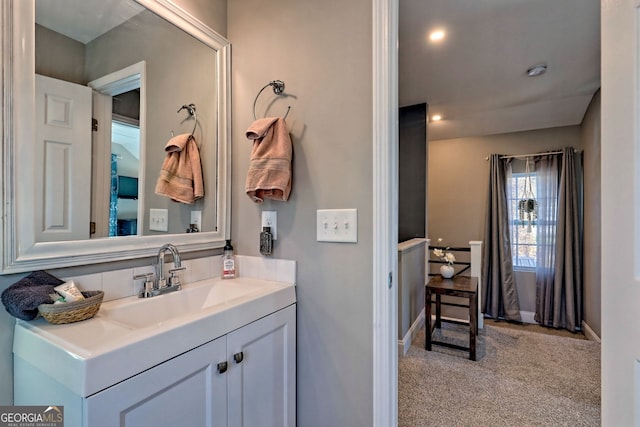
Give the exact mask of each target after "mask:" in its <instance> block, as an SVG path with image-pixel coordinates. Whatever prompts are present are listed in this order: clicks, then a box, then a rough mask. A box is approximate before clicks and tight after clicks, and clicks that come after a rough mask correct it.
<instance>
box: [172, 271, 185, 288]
mask: <svg viewBox="0 0 640 427" xmlns="http://www.w3.org/2000/svg"><path fill="white" fill-rule="evenodd" d="M186 269H187V267H175V268H171V269H169V273H170V274H171V276H169V286H180V278H179V277H178V276H177V275H176V273H177V272H178V271H181V270H186Z"/></svg>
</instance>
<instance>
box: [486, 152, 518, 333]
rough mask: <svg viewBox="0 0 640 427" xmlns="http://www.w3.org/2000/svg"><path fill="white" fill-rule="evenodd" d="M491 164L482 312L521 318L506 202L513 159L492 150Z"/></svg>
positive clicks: (489, 314) (496, 315)
mask: <svg viewBox="0 0 640 427" xmlns="http://www.w3.org/2000/svg"><path fill="white" fill-rule="evenodd" d="M489 167H490V175H489V196H488V200H487V215H486V223H485V230H484V233H485V234H484V245H483V261H482V263H483V264H482V283H483V289H482V296H481V298H482V303H481V304H482V312H483V313H485V314H486V315H487V316H491V317H493V318H496V319H497V318H504V319H506V320H511V321H517V322H521V321H522V319H521V317H520V306H519V305H518V292H517V290H516V286H515V282H514V280H513V259H512V258H511V238H510V233H509V209H508V204H507V181H506V179H507V176H508V175H510V161H509V159H501V158H500V155H498V154H492V155H491V159H490V166H489Z"/></svg>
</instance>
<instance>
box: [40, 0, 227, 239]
mask: <svg viewBox="0 0 640 427" xmlns="http://www.w3.org/2000/svg"><path fill="white" fill-rule="evenodd" d="M35 7H36V22H35V71H36V75H37V77H36V86H37V87H38V86H39V85H43V86H44V87H46V88H48V87H51V85H54V86H55V87H56V88H58V86H57V85H58V84H59V83H60V82H65V83H66V84H68V85H70V86H71V88H72V89H74V88H75V87H76V86H78V87H81V88H83V89H84V91H83V95H81V96H80V95H78V96H77V97H76V95H72V94H67V93H66V92H60V93H61V96H63V97H68V98H70V99H73V102H74V103H75V104H76V105H79V102H80V100H81V99H82V102H85V103H87V102H88V103H89V104H88V105H87V106H86V108H84V107H83V108H75V109H74V110H76V111H78V110H79V111H80V112H82V113H85V115H80V116H78V117H77V118H74V123H75V124H79V123H86V122H85V120H89V121H91V122H92V123H93V125H92V126H93V131H92V132H91V134H90V135H85V134H82V135H84V136H82V137H79V138H76V139H80V140H81V143H82V145H84V146H85V148H84V151H85V153H84V154H82V156H79V157H78V158H75V157H73V158H71V160H70V162H71V165H69V168H70V169H69V170H70V171H72V172H73V174H75V175H74V176H73V179H72V185H71V187H72V188H71V190H70V191H71V193H72V194H71V197H72V199H73V200H74V202H73V210H74V215H73V221H77V224H72V225H70V227H71V228H74V229H75V230H76V231H74V232H73V233H67V234H65V233H61V232H59V231H58V230H53V231H52V232H49V231H48V230H47V227H46V224H53V225H55V223H56V222H55V218H53V219H52V218H49V217H48V216H51V213H50V212H51V211H54V212H55V209H51V207H50V206H49V205H48V204H47V203H54V202H55V201H56V200H59V199H60V188H57V186H56V185H53V184H51V185H47V182H49V181H51V177H50V176H48V175H47V174H46V171H43V173H42V176H38V177H37V179H36V183H38V182H40V183H42V186H43V188H42V189H37V191H36V194H39V193H40V194H42V200H43V201H44V202H43V203H44V206H43V207H42V216H43V217H42V218H40V219H38V218H37V220H41V221H42V223H43V224H45V230H44V231H43V232H42V233H39V234H38V236H37V237H36V241H38V242H46V241H63V240H84V239H99V238H112V237H117V236H132V235H133V236H135V235H156V234H167V233H169V234H178V233H185V232H187V230H191V231H193V227H191V224H192V222H193V221H194V220H196V218H198V217H200V218H201V220H200V221H201V223H200V224H197V229H198V231H216V230H217V221H218V219H217V218H216V216H217V215H216V213H217V211H218V206H217V204H216V200H217V197H216V192H217V190H218V189H217V188H216V185H217V180H216V176H217V173H218V165H217V151H218V150H217V149H218V145H217V144H218V141H217V137H216V135H217V125H218V124H217V123H216V121H215V117H216V114H217V103H216V102H217V101H216V99H217V93H216V76H215V73H216V56H215V51H214V50H213V49H212V48H211V47H209V46H207V45H205V44H204V43H202V42H200V41H199V40H197V39H196V38H194V37H193V36H191V35H189V34H187V33H185V32H184V31H182V30H181V29H179V28H177V27H176V26H174V25H172V24H171V23H169V22H167V21H165V20H164V19H163V18H161V17H159V16H157V15H156V14H154V13H153V12H151V11H149V10H147V9H145V8H143V7H142V6H140V5H139V4H137V3H136V2H135V1H122V0H117V1H116V0H110V1H105V0H100V1H96V2H94V1H87V0H35ZM92 17H95V18H96V19H95V21H92V20H90V19H89V18H92ZM40 76H42V78H41V77H40ZM65 87H66V86H65ZM43 90H44V89H43ZM74 90H75V89H74ZM86 91H89V92H88V93H89V95H88V96H89V97H88V98H87V95H86ZM45 93H46V91H45ZM56 93H58V92H56ZM71 93H73V92H71ZM36 102H37V101H36ZM185 104H194V105H195V106H196V108H197V118H198V120H197V122H195V123H194V121H195V120H196V119H195V117H194V116H192V115H190V114H186V113H185V111H184V110H182V111H179V109H180V107H181V106H182V105H185ZM43 114H47V113H46V111H45V112H43ZM194 129H195V132H194V138H195V141H196V145H197V147H198V149H199V155H200V160H201V165H202V174H203V180H204V188H205V196H204V197H203V198H202V199H198V200H196V201H195V202H194V203H193V204H184V203H177V202H175V201H172V200H171V199H169V198H167V197H164V196H159V195H157V194H155V192H154V189H155V186H156V182H157V180H158V176H159V173H160V168H161V166H162V164H163V160H164V159H165V156H166V152H165V150H164V148H165V144H166V143H167V141H168V140H169V139H171V138H172V136H174V135H178V134H183V133H191V132H192V131H193V130H194ZM38 132H39V131H37V133H38ZM47 132H53V134H54V136H52V137H51V138H54V137H55V132H56V129H53V131H49V130H47V129H43V130H42V134H41V135H43V136H42V138H44V139H45V140H46V139H47V138H49V135H51V133H47ZM38 135H40V134H38ZM39 138H40V137H39ZM87 139H88V140H87ZM87 147H88V148H87ZM34 148H35V149H37V147H34ZM74 150H75V146H74ZM47 156H49V157H50V154H49V153H43V157H44V158H45V159H47V158H49V157H47ZM83 163H86V164H90V165H91V167H90V168H83V167H81V166H82V164H83ZM84 169H86V170H84ZM85 195H86V196H85ZM81 205H82V206H81ZM150 210H153V211H154V212H157V210H160V211H161V212H163V211H164V210H166V223H162V224H159V223H158V220H157V218H156V217H153V218H150V216H149V212H150ZM198 213H199V214H198ZM54 216H55V215H54ZM53 228H55V227H53ZM53 228H52V229H53Z"/></svg>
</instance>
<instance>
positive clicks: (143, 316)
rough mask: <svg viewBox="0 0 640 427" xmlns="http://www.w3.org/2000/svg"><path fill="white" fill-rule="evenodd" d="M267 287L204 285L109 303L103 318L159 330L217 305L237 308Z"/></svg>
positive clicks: (241, 283) (236, 282) (230, 283)
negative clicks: (235, 305) (166, 323)
mask: <svg viewBox="0 0 640 427" xmlns="http://www.w3.org/2000/svg"><path fill="white" fill-rule="evenodd" d="M267 289H268V288H266V287H265V285H264V283H257V282H255V281H254V282H247V281H239V280H217V281H204V282H199V283H197V284H195V285H190V286H189V285H187V286H184V287H183V288H182V290H180V291H175V292H171V293H167V294H163V295H158V296H155V297H150V298H135V297H134V298H133V299H131V298H127V301H120V300H116V301H112V302H108V303H105V304H104V305H103V306H102V307H101V309H100V316H103V317H105V318H107V319H108V320H113V321H114V322H118V323H122V324H124V325H127V326H129V327H132V328H144V327H148V326H153V325H156V326H159V325H162V324H163V323H164V322H167V321H171V320H174V319H179V318H181V317H185V316H191V315H193V314H197V313H198V312H201V311H202V310H205V309H208V308H210V307H213V306H217V305H229V304H234V303H235V302H236V300H237V299H238V298H241V297H246V296H250V295H252V294H256V293H261V292H264V291H265V290H267Z"/></svg>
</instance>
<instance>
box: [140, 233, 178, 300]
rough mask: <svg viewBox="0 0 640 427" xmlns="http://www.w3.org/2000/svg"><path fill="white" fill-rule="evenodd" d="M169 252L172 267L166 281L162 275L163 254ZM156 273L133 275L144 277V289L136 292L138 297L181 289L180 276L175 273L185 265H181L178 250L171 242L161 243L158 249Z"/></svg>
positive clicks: (152, 295)
mask: <svg viewBox="0 0 640 427" xmlns="http://www.w3.org/2000/svg"><path fill="white" fill-rule="evenodd" d="M167 252H169V253H170V254H171V257H172V258H173V268H172V269H170V270H169V273H170V276H169V279H168V283H167V278H165V276H164V256H165V254H166V253H167ZM155 266H156V273H155V274H153V273H148V274H141V275H138V276H134V277H133V278H134V279H145V283H144V289H143V290H142V292H140V293H139V294H138V296H139V297H140V298H148V297H154V296H156V295H161V294H164V293H167V292H173V291H179V290H180V289H182V286H181V284H180V278H179V277H178V275H177V274H176V273H177V272H178V271H180V270H185V269H186V267H183V266H182V260H181V259H180V252H178V248H176V247H175V246H174V245H172V244H171V243H167V244H165V245H163V246H162V247H161V248H160V250H159V251H158V255H157V257H156V262H155Z"/></svg>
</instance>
